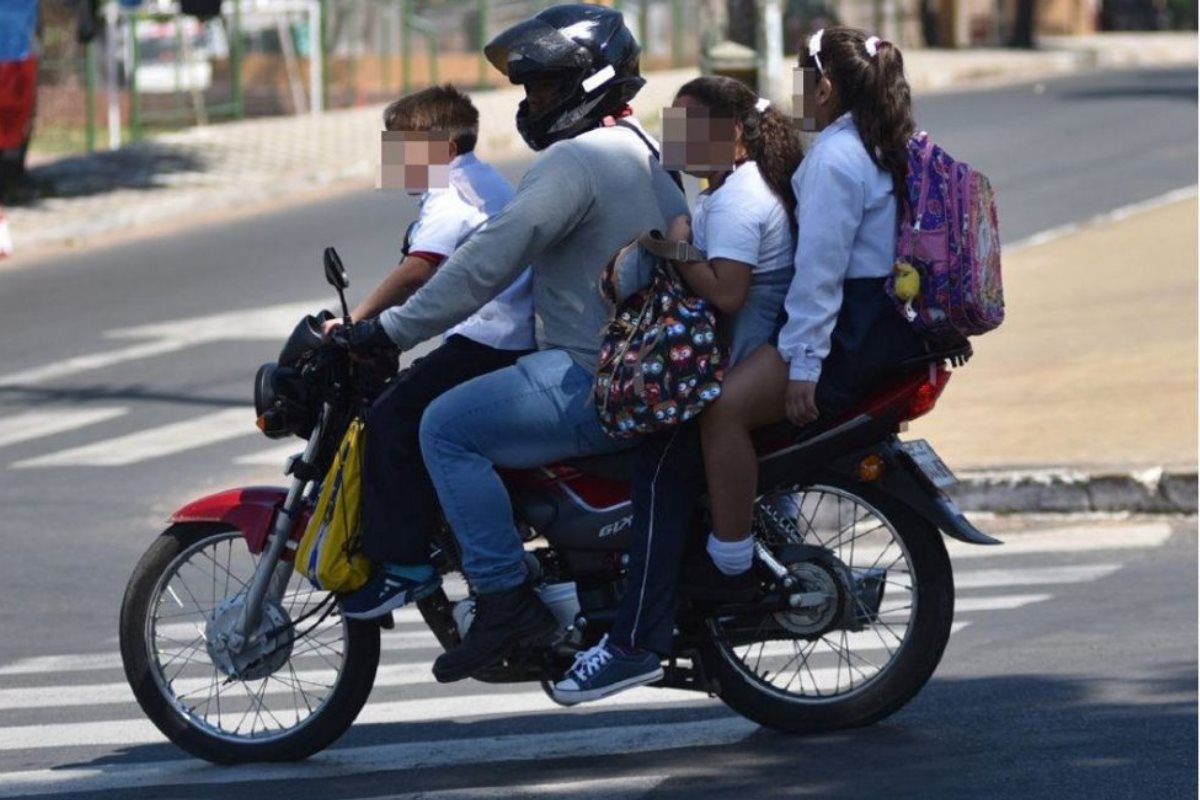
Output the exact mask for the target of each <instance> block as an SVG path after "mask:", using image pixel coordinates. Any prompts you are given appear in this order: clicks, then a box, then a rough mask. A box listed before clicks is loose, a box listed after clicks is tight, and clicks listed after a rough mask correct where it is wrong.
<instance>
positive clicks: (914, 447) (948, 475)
mask: <svg viewBox="0 0 1200 800" xmlns="http://www.w3.org/2000/svg"><path fill="white" fill-rule="evenodd" d="M900 446H901V447H902V448H904V452H906V453H908V455H909V457H910V458H911V459H912V460H913V461H915V462H916V464H917V466H918V467H919V468H920V470H921V472H923V473H925V477H926V478H929V480H930V481H932V482H933V485H934V486H936V487H938V488H939V489H945V488H946V487H947V486H953V485H954V484H956V483H958V478H956V477H954V473H953V472H951V471H950V468H949V467H947V466H946V464H945V462H943V461H942V459H941V458H940V457H939V456H938V454H937V453H935V452H934V451H933V447H932V446H931V445H930V444H929V442H927V441H925V440H924V439H916V440H914V441H911V442H901V443H900Z"/></svg>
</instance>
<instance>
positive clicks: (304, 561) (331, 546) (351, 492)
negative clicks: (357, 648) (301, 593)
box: [296, 419, 371, 592]
mask: <svg viewBox="0 0 1200 800" xmlns="http://www.w3.org/2000/svg"><path fill="white" fill-rule="evenodd" d="M363 443H364V442H363V422H362V420H361V419H355V420H354V421H353V422H351V423H350V427H349V428H348V429H347V430H346V435H345V436H344V437H342V443H341V445H339V447H338V454H337V457H336V458H334V460H333V465H332V466H331V467H330V468H329V474H327V475H326V476H325V484H324V485H323V486H322V487H321V496H320V498H318V500H317V507H316V508H315V509H314V510H313V515H312V519H310V520H309V522H308V527H307V528H306V529H305V530H304V536H303V537H302V538H301V539H300V545H299V547H297V548H296V569H298V570H300V571H301V572H302V573H304V574H305V575H306V576H308V579H309V580H310V581H311V582H312V584H313V585H314V586H316V587H317V588H318V589H321V590H324V591H327V592H353V591H354V590H356V589H359V588H362V586H363V584H365V583H366V582H367V579H368V578H370V576H371V562H370V560H369V559H368V558H367V557H366V556H365V555H363V553H362V530H361V521H360V516H361V512H362V454H363Z"/></svg>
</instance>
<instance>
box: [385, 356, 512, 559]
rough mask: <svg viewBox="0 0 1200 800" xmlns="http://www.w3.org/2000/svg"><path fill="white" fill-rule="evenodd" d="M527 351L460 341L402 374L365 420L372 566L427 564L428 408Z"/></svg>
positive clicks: (433, 495)
mask: <svg viewBox="0 0 1200 800" xmlns="http://www.w3.org/2000/svg"><path fill="white" fill-rule="evenodd" d="M529 352H530V351H528V350H497V349H496V348H494V347H489V346H488V345H485V344H480V343H479V342H476V341H473V340H471V339H468V338H467V337H465V336H459V335H457V334H456V335H454V336H451V337H450V338H449V339H447V340H446V342H445V343H444V344H443V345H442V346H441V347H438V348H437V349H436V350H434V351H432V352H431V353H429V354H428V355H426V356H424V357H422V358H419V359H417V360H416V361H414V362H413V363H412V365H411V366H410V367H409V368H408V369H406V370H404V371H403V372H401V373H400V374H399V375H398V376H397V377H396V378H395V379H394V380H393V381H392V383H391V385H390V386H388V388H387V390H386V391H384V393H383V394H381V395H380V396H379V397H378V398H377V399H376V400H375V402H374V403H372V404H371V407H370V409H369V410H368V411H367V414H366V450H365V452H364V456H363V498H362V499H363V508H362V523H363V538H362V541H363V552H364V553H365V554H366V555H367V557H368V558H370V559H371V560H372V561H374V562H376V563H379V562H389V563H393V564H408V565H416V564H427V563H428V562H429V537H430V536H431V535H432V533H433V524H434V520H435V519H436V516H437V508H438V506H437V492H436V491H434V488H433V484H432V483H430V480H429V473H427V472H426V471H425V461H424V459H423V458H422V457H421V444H420V439H419V437H418V433H419V431H420V428H421V415H422V414H423V413H425V407H426V406H428V405H429V404H430V403H432V402H433V401H434V400H436V399H437V398H438V397H440V396H441V395H442V394H443V393H445V392H447V391H449V390H450V389H453V388H454V387H456V386H458V385H460V384H463V383H466V382H467V381H469V380H471V379H472V378H477V377H479V376H480V375H486V374H487V373H489V372H494V371H495V370H498V369H501V368H503V367H508V366H511V365H512V364H513V363H514V362H516V360H517V359H518V358H520V357H521V356H523V355H526V354H528V353H529Z"/></svg>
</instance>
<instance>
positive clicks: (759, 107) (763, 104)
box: [754, 97, 771, 114]
mask: <svg viewBox="0 0 1200 800" xmlns="http://www.w3.org/2000/svg"><path fill="white" fill-rule="evenodd" d="M770 107H771V101H770V100H768V99H767V98H765V97H760V98H758V102H757V103H755V104H754V110H755V111H757V112H758V113H760V114H761V113H763V112H764V111H766V110H767V109H768V108H770Z"/></svg>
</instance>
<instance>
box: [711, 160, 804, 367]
mask: <svg viewBox="0 0 1200 800" xmlns="http://www.w3.org/2000/svg"><path fill="white" fill-rule="evenodd" d="M692 223H693V233H692V240H693V244H695V245H696V247H697V248H698V249H699V250H701V251H702V252H704V253H705V255H707V256H708V258H709V259H710V260H711V259H714V258H727V259H730V260H732V261H740V262H742V263H744V264H749V265H751V268H752V269H751V272H750V291H749V293H748V294H747V296H746V305H744V306H743V307H742V308H740V309H738V311H737V312H736V313H735V314H733V315H732V319H731V320H730V323H731V326H732V328H731V334H732V335H731V345H730V364H735V363H737V362H738V361H740V360H742V359H743V358H745V357H746V356H748V355H749V354H750V353H751V352H753V351H754V350H755V348H757V347H758V346H759V345H760V344H762V343H763V342H765V341H766V340H767V338H768V337H769V336H770V335H771V334H772V333H773V332H774V329H775V325H776V324H777V323H776V319H777V318H778V316H779V312H780V311H781V310H782V308H783V297H784V294H785V293H786V291H787V287H786V281H787V280H788V278H789V276H790V275H791V272H792V270H793V268H794V267H793V262H792V256H793V252H794V241H793V239H792V230H791V225H790V220H789V219H788V213H787V208H786V207H785V206H784V204H783V203H782V202H781V201H780V199H779V198H778V197H776V196H775V193H774V192H773V191H771V187H770V185H768V184H767V182H766V180H764V179H763V176H762V172H761V171H760V170H759V168H758V165H757V164H756V163H755V162H754V161H746V162H744V163H742V164H740V165H739V166H738V167H737V168H736V169H735V170H734V171H733V172H732V173H730V174H729V176H728V177H726V178H725V182H724V183H722V184H721V186H720V188H719V189H716V190H714V191H712V192H703V193H701V194H700V196H699V198H697V201H696V209H695V211H694V212H693V215H692ZM781 270H786V274H783V273H781V272H780V271H781ZM769 273H776V274H772V275H771V278H770V279H767V278H765V276H766V275H767V274H769ZM758 306H762V307H761V308H760V307H758Z"/></svg>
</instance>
